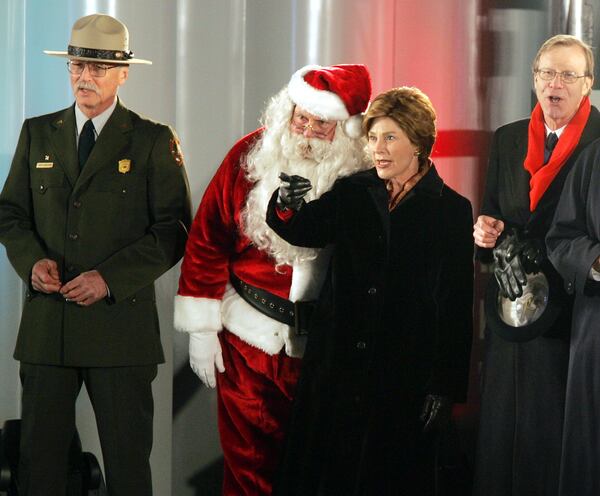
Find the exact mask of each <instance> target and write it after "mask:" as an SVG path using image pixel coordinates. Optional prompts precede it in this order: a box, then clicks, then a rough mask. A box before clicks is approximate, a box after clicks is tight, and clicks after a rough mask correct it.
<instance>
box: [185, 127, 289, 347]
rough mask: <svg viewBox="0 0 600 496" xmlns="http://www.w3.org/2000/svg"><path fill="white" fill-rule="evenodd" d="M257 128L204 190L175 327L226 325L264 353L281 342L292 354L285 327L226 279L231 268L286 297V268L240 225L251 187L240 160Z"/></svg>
mask: <svg viewBox="0 0 600 496" xmlns="http://www.w3.org/2000/svg"><path fill="white" fill-rule="evenodd" d="M261 133H262V129H258V130H256V131H254V132H252V133H250V134H248V135H247V136H245V137H243V138H242V139H240V140H239V141H238V142H237V143H236V144H235V145H234V146H233V148H232V149H231V150H230V152H229V153H228V154H227V156H226V157H225V159H224V160H223V163H222V164H221V166H220V167H219V169H218V170H217V172H216V174H215V175H214V177H213V179H212V181H211V182H210V184H209V185H208V187H207V189H206V192H205V193H204V197H203V198H202V202H201V203H200V206H199V207H198V211H197V213H196V216H195V218H194V222H193V224H192V227H191V230H190V234H189V238H188V242H187V246H186V251H185V256H184V258H183V263H182V266H181V277H180V280H179V290H178V294H177V296H176V298H175V327H176V328H177V329H179V330H182V331H186V332H215V331H220V330H221V329H223V328H226V329H228V330H229V331H230V332H232V333H234V334H236V335H237V336H238V337H240V338H241V339H242V340H243V341H245V342H247V343H249V344H251V345H253V346H255V347H257V348H259V349H261V350H263V351H265V352H267V353H269V354H275V353H278V352H279V351H280V350H281V349H282V348H283V347H284V346H285V348H286V352H287V353H288V354H291V355H297V354H299V353H296V352H294V351H293V348H294V346H296V345H294V344H293V342H294V341H295V338H294V337H290V334H291V333H290V329H289V327H288V326H286V325H285V324H281V323H279V322H277V321H275V320H273V319H271V318H269V317H267V316H265V315H263V314H261V313H260V312H258V311H257V310H256V309H254V308H252V307H251V306H250V305H249V304H247V303H246V302H245V301H243V300H242V299H241V298H240V296H239V295H238V294H237V293H236V292H235V290H234V289H233V288H232V287H231V285H230V284H229V278H230V274H231V273H232V272H233V273H235V274H236V276H237V277H239V278H240V279H242V280H243V281H245V282H247V283H249V284H251V285H253V286H257V287H259V288H262V289H266V290H268V291H270V292H271V293H274V294H276V295H278V296H280V297H282V298H288V297H289V292H290V285H291V282H292V268H291V267H290V266H281V265H280V266H279V267H277V270H276V267H275V261H274V260H273V259H272V258H271V257H269V256H268V255H267V254H266V253H265V252H264V251H261V250H258V249H257V248H256V247H255V246H254V245H253V244H252V242H251V241H250V239H248V237H246V236H245V235H244V234H243V230H242V225H241V212H242V210H243V208H244V206H245V205H246V198H247V195H248V192H249V190H250V188H252V183H251V182H249V181H248V179H247V177H246V171H245V170H244V168H243V163H244V159H245V156H246V154H247V153H248V151H249V150H250V149H251V148H252V146H253V145H254V144H255V143H256V141H257V140H258V139H259V138H260V136H261Z"/></svg>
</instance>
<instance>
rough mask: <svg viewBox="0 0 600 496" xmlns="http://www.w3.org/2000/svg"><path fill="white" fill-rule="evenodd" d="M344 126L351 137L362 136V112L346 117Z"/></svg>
mask: <svg viewBox="0 0 600 496" xmlns="http://www.w3.org/2000/svg"><path fill="white" fill-rule="evenodd" d="M342 127H343V128H344V132H345V133H346V135H348V136H349V137H350V138H354V139H356V138H360V137H361V136H362V114H356V115H353V116H352V117H350V118H348V119H346V120H345V121H344V123H343V124H342Z"/></svg>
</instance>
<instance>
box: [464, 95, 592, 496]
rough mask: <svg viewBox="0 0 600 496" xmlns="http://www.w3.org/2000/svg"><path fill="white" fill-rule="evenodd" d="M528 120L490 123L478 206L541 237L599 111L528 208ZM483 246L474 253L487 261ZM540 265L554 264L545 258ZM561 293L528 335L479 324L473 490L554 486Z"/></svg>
mask: <svg viewBox="0 0 600 496" xmlns="http://www.w3.org/2000/svg"><path fill="white" fill-rule="evenodd" d="M528 127H529V119H524V120H520V121H517V122H513V123H511V124H507V125H505V126H502V127H500V128H499V129H498V130H497V131H496V133H495V135H494V139H493V142H492V149H491V152H490V160H489V166H488V171H487V182H486V189H485V194H484V200H483V206H482V211H481V213H482V214H483V215H490V216H492V217H495V218H497V219H501V220H503V221H504V222H505V224H506V225H507V226H513V227H516V228H519V229H522V230H525V231H526V232H527V233H528V235H529V236H531V237H536V238H538V239H540V240H542V241H543V239H544V238H545V236H546V233H547V232H548V229H549V228H550V225H551V223H552V218H553V216H554V212H555V210H556V205H557V203H558V200H559V197H560V193H561V191H562V188H563V185H564V181H565V179H566V176H567V175H568V172H569V171H570V170H571V168H572V166H573V164H574V162H575V159H576V158H577V157H578V156H579V154H580V153H581V151H582V150H583V149H584V148H585V146H586V145H587V144H589V143H590V142H591V141H592V140H593V139H594V138H595V137H596V136H598V135H599V134H600V113H599V112H598V110H597V109H596V108H595V107H592V109H591V113H590V116H589V118H588V121H587V123H586V126H585V128H584V131H583V133H582V135H581V138H580V141H579V144H578V145H577V147H576V148H575V150H574V151H573V153H572V155H571V156H570V157H569V159H568V160H567V161H566V163H565V164H564V165H563V167H562V169H561V171H560V172H559V173H558V175H557V176H556V177H555V178H554V180H553V182H552V183H551V184H550V186H549V188H548V189H547V190H546V192H545V193H544V195H543V196H542V198H541V199H540V201H539V202H538V205H537V207H536V209H535V210H534V211H533V212H530V209H529V189H530V188H529V180H530V174H529V172H527V171H526V170H525V168H524V166H523V162H524V160H525V156H526V155H527V144H528ZM490 251H491V250H479V251H478V256H479V257H480V258H481V259H482V260H483V261H489V260H490V259H491V256H490V255H491V253H490ZM544 270H545V271H547V272H548V271H553V270H554V269H553V268H552V267H551V265H550V264H549V263H547V264H546V265H545V267H544ZM558 289H559V290H560V288H558ZM562 300H563V309H562V312H561V314H560V315H559V317H558V319H557V320H556V321H555V323H554V324H553V326H552V328H551V329H549V331H548V332H546V333H545V334H544V335H542V336H540V337H537V338H535V339H533V340H531V341H527V342H522V343H514V342H508V341H505V340H503V339H502V338H500V337H498V336H497V335H496V334H495V333H493V332H492V331H491V330H489V329H488V328H486V336H485V351H484V364H483V379H482V385H483V389H482V405H481V421H480V428H479V440H478V449H477V460H476V474H475V490H474V494H475V495H478V496H521V495H540V496H542V495H543V496H552V495H556V494H557V491H558V474H559V467H560V453H561V441H562V425H563V414H564V401H565V384H566V377H567V366H568V357H569V329H570V316H571V307H572V299H570V298H569V297H568V296H567V295H563V296H562Z"/></svg>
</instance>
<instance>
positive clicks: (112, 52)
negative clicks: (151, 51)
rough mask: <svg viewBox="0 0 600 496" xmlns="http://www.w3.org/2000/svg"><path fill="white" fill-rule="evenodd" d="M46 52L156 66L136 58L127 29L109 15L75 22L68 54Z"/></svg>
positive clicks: (54, 52) (115, 62) (94, 15)
mask: <svg viewBox="0 0 600 496" xmlns="http://www.w3.org/2000/svg"><path fill="white" fill-rule="evenodd" d="M44 53H46V54H48V55H53V56H56V57H68V58H75V59H79V60H87V61H90V62H104V63H107V64H152V62H151V61H150V60H144V59H136V58H133V52H132V51H131V50H129V31H128V30H127V26H125V24H123V23H122V22H121V21H118V20H117V19H115V18H114V17H111V16H109V15H106V14H92V15H88V16H85V17H82V18H80V19H78V20H77V21H75V24H73V29H72V30H71V41H70V42H69V47H68V49H67V51H66V52H62V51H52V50H44Z"/></svg>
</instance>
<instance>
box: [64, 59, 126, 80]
mask: <svg viewBox="0 0 600 496" xmlns="http://www.w3.org/2000/svg"><path fill="white" fill-rule="evenodd" d="M86 65H87V68H88V71H90V76H92V77H104V76H106V71H108V70H109V69H113V68H115V67H118V66H116V65H106V64H96V63H94V62H80V61H79V60H68V61H67V69H68V70H69V72H70V73H71V74H75V75H77V76H78V75H79V74H81V73H83V71H84V69H85V66H86Z"/></svg>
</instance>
